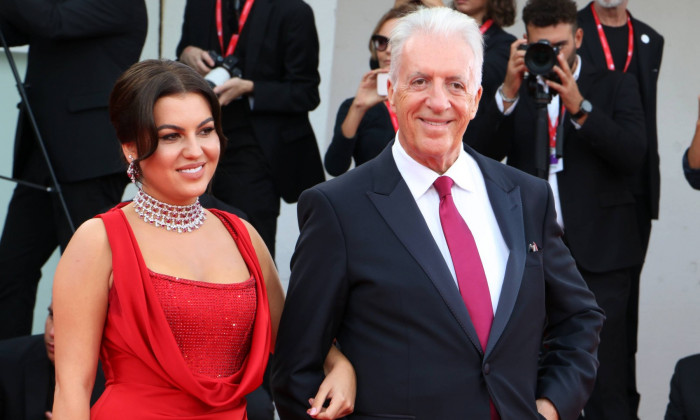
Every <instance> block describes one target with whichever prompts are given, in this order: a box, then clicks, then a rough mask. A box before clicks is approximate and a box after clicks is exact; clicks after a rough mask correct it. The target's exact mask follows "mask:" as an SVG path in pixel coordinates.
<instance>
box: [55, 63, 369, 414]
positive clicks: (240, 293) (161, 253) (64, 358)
mask: <svg viewBox="0 0 700 420" xmlns="http://www.w3.org/2000/svg"><path fill="white" fill-rule="evenodd" d="M110 116H111V119H112V123H113V124H114V126H115V128H116V131H117V136H118V138H119V139H120V141H121V143H122V149H123V152H124V156H125V157H126V158H127V161H128V162H129V163H130V165H129V171H128V173H129V175H130V177H131V178H132V180H133V181H134V182H135V183H136V185H137V187H138V191H137V193H136V196H135V198H134V200H133V202H131V203H128V204H124V203H122V204H121V205H119V206H117V207H115V208H114V209H112V210H110V211H108V212H107V213H104V214H101V215H99V216H98V217H97V218H95V219H92V220H89V221H87V222H86V223H84V224H83V225H82V226H81V227H80V228H79V229H78V231H77V232H76V233H75V235H74V236H73V238H72V240H71V241H70V243H69V245H68V247H67V248H66V251H65V253H64V254H63V257H62V258H61V261H60V262H59V265H58V267H57V270H56V275H55V278H54V289H53V305H54V322H55V348H56V350H55V354H56V394H55V403H54V411H53V418H54V419H57V420H65V419H70V420H82V419H85V420H86V419H93V420H95V419H97V420H108V419H130V420H141V419H144V420H146V419H149V420H150V419H193V420H194V419H197V420H204V419H206V420H216V419H224V418H225V419H234V420H244V419H246V410H245V409H246V407H245V406H246V402H245V395H246V394H248V393H250V392H251V391H253V390H254V389H255V388H257V387H258V386H259V385H260V384H261V382H262V378H263V372H264V370H265V366H266V364H267V359H268V356H269V354H270V352H271V351H272V349H273V348H274V340H275V336H276V333H277V326H278V324H279V318H280V315H281V312H282V306H283V302H284V292H283V290H282V287H281V285H280V282H279V278H278V275H277V272H276V270H275V266H274V263H273V261H272V258H271V256H270V254H269V252H268V250H267V248H266V247H265V244H264V243H263V241H262V239H261V238H260V236H259V235H258V233H257V232H256V231H255V229H253V227H252V226H251V225H250V224H248V223H247V222H245V221H241V220H240V219H238V218H237V217H236V216H233V215H231V214H229V213H226V212H222V211H216V210H206V209H204V208H203V207H202V206H201V205H200V204H199V201H198V197H199V196H200V195H201V194H203V193H204V192H205V191H206V189H207V186H208V185H209V182H210V180H211V178H212V176H213V175H214V171H215V169H216V165H217V162H218V160H219V155H220V153H221V151H222V149H223V147H224V145H225V137H224V136H223V133H222V130H221V122H220V110H219V104H218V100H217V98H216V96H215V95H214V93H213V92H212V91H211V89H210V88H209V86H208V84H207V82H205V81H204V80H203V79H202V78H201V77H200V76H199V75H197V74H196V73H195V72H194V71H193V70H192V69H190V68H189V67H187V66H185V65H183V64H180V63H176V62H172V61H158V60H148V61H144V62H141V63H137V64H135V65H134V66H132V67H131V68H130V69H129V70H127V72H126V73H124V74H123V75H122V77H121V78H120V79H119V80H118V81H117V83H116V85H115V87H114V90H113V91H112V95H111V98H110ZM98 355H99V358H100V359H101V360H102V367H103V369H104V371H105V376H106V378H107V384H106V389H105V392H104V394H103V395H102V397H101V398H100V400H99V401H98V402H97V403H96V404H95V406H94V407H92V409H90V407H89V400H90V391H91V389H92V385H93V381H94V377H95V369H96V366H97V359H98ZM326 365H327V366H326V367H327V372H328V375H327V377H326V380H325V381H324V382H323V383H322V384H321V387H320V389H319V393H318V394H317V395H316V396H310V397H315V399H313V400H311V401H312V402H314V401H315V404H314V406H313V407H311V408H310V410H309V412H310V415H311V416H312V417H315V418H328V419H332V418H336V417H340V416H344V415H347V414H349V413H350V412H351V411H352V405H353V403H354V392H355V382H354V381H355V377H354V372H353V370H352V366H351V365H350V363H349V362H348V360H347V359H346V358H345V357H344V356H343V355H342V354H341V353H340V352H339V351H338V350H337V349H335V348H333V349H332V350H331V352H329V354H328V357H327V359H326ZM327 398H329V399H331V403H330V405H329V406H328V407H327V408H325V409H324V408H322V407H321V404H322V403H323V402H324V401H325V400H326V399H327Z"/></svg>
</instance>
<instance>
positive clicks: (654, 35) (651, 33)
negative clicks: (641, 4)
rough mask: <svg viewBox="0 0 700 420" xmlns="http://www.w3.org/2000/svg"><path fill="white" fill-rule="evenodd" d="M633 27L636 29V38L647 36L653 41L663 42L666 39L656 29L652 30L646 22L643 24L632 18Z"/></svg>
mask: <svg viewBox="0 0 700 420" xmlns="http://www.w3.org/2000/svg"><path fill="white" fill-rule="evenodd" d="M632 25H633V26H634V29H635V32H636V34H635V36H636V37H637V38H639V37H640V36H644V35H647V36H648V37H649V38H650V39H651V40H652V41H653V40H658V41H663V40H664V37H663V35H661V34H660V33H658V32H657V31H656V29H654V28H652V27H651V26H649V25H648V24H646V23H645V22H642V21H641V20H639V19H637V18H635V17H634V16H632Z"/></svg>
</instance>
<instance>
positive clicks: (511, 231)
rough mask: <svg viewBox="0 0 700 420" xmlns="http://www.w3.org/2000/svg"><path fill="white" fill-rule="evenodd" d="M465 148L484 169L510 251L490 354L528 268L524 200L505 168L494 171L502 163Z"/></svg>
mask: <svg viewBox="0 0 700 420" xmlns="http://www.w3.org/2000/svg"><path fill="white" fill-rule="evenodd" d="M465 149H466V151H467V153H469V154H470V155H471V156H472V157H473V158H474V159H475V160H476V162H477V163H478V165H479V168H480V169H481V173H482V174H483V176H484V182H485V184H486V192H487V194H488V196H489V201H490V202H491V208H492V209H493V213H494V215H495V216H496V221H497V222H498V227H499V229H500V231H501V234H502V235H503V240H504V241H505V243H506V246H507V247H508V250H509V255H508V261H507V262H506V271H505V274H504V276H503V287H502V289H501V295H500V297H499V300H498V307H497V308H496V313H495V315H494V319H493V324H492V325H491V333H490V334H489V341H488V344H487V346H486V354H487V355H488V354H489V353H490V352H491V351H492V349H493V348H494V346H495V345H496V343H498V339H499V338H500V337H501V335H502V334H503V331H504V330H505V327H506V325H507V324H508V320H509V319H510V316H511V314H512V313H513V308H514V306H515V301H516V299H517V297H518V292H519V291H520V284H521V282H522V278H523V271H524V269H525V252H526V243H525V226H524V222H523V208H522V199H521V197H520V187H519V186H518V185H515V184H513V183H512V182H511V181H510V180H508V179H507V178H505V177H504V176H503V175H502V172H501V171H494V170H492V165H501V164H500V163H496V162H492V161H489V160H487V159H486V158H484V157H483V156H481V155H478V154H476V152H474V151H473V150H472V149H471V148H469V147H466V148H465Z"/></svg>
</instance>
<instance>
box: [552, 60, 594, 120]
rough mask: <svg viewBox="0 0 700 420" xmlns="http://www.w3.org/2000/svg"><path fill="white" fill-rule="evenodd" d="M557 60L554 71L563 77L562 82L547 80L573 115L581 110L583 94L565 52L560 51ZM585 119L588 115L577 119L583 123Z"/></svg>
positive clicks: (560, 77)
mask: <svg viewBox="0 0 700 420" xmlns="http://www.w3.org/2000/svg"><path fill="white" fill-rule="evenodd" d="M557 60H558V61H559V65H558V66H554V72H555V73H556V74H557V76H559V79H561V83H557V82H553V81H551V80H547V86H549V88H550V89H554V90H555V91H557V93H558V94H559V96H560V97H561V101H562V103H563V104H564V107H565V108H566V110H567V111H569V114H571V115H573V114H575V113H577V112H578V111H579V109H580V107H581V102H582V101H583V96H582V95H581V92H580V91H579V90H578V83H576V79H574V75H573V73H572V72H571V68H569V64H568V63H567V62H566V59H565V58H564V54H562V53H559V55H558V56H557ZM585 120H586V117H585V116H584V117H582V118H581V120H579V121H577V123H578V124H583V122H584V121H585Z"/></svg>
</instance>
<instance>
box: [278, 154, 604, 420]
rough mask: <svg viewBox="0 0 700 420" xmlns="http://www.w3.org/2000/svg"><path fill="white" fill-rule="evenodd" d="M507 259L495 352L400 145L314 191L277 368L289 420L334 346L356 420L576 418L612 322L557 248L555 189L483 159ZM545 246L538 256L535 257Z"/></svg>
mask: <svg viewBox="0 0 700 420" xmlns="http://www.w3.org/2000/svg"><path fill="white" fill-rule="evenodd" d="M468 151H469V153H471V154H472V156H473V157H474V158H475V159H476V161H477V163H478V164H479V167H480V168H481V171H482V173H483V175H484V179H485V183H486V189H487V192H488V196H489V199H490V203H491V206H492V207H493V211H494V213H495V216H496V220H497V221H498V225H499V227H500V232H494V234H502V235H503V238H504V240H505V243H506V244H507V246H508V249H509V251H510V256H509V258H508V261H507V264H506V272H505V277H504V281H503V289H502V292H501V295H500V300H499V304H498V308H497V310H496V313H495V318H494V321H493V327H492V329H491V335H490V337H489V340H488V343H489V344H488V346H487V348H486V350H485V352H483V351H482V349H481V346H480V345H479V340H478V338H477V335H476V332H475V330H474V326H473V325H472V323H471V320H470V318H469V314H468V312H467V309H466V307H465V305H464V302H463V301H462V299H461V297H460V294H459V291H458V290H457V287H456V286H455V282H454V280H453V278H452V275H451V274H450V271H449V269H448V267H447V265H446V263H445V261H444V259H443V257H442V254H441V253H440V251H439V249H438V247H437V245H436V244H435V241H434V239H433V237H432V235H431V233H430V231H429V229H428V227H427V225H426V223H425V220H424V218H423V216H422V214H421V212H420V210H419V209H418V206H417V205H416V202H415V200H414V198H413V196H412V195H411V193H410V191H409V189H408V186H407V185H406V183H405V182H404V180H403V178H402V177H401V175H400V173H399V171H398V169H397V167H396V164H395V162H394V159H393V156H392V153H391V149H390V146H389V147H387V148H386V149H385V150H384V151H383V152H382V153H381V154H380V155H379V156H378V157H377V158H375V159H373V160H371V161H369V162H367V163H365V164H364V165H362V166H360V167H358V168H355V169H353V170H351V171H349V172H348V173H346V174H344V175H342V176H340V177H338V178H335V179H334V180H331V181H328V182H326V183H324V184H320V185H318V186H316V187H314V188H311V189H309V190H307V191H305V192H304V193H303V194H302V196H301V197H300V200H299V204H298V219H299V227H300V231H301V233H300V237H299V241H298V243H297V247H296V251H295V253H294V256H293V258H292V275H291V279H290V284H289V289H288V297H287V301H286V304H285V308H284V312H283V315H282V321H281V324H280V328H279V333H278V337H277V348H276V353H275V358H274V361H273V377H272V384H273V393H274V396H275V400H276V403H277V409H278V412H279V414H280V417H281V418H282V419H283V420H288V419H306V418H308V416H307V415H306V413H305V411H304V410H305V408H306V407H308V404H307V398H309V396H313V395H314V394H315V392H316V390H317V389H318V385H319V384H320V383H321V380H322V379H323V370H322V366H323V362H324V359H325V356H326V353H327V352H328V349H329V347H330V346H331V345H332V343H333V340H334V339H337V342H338V344H339V345H340V347H341V349H342V351H343V353H344V354H345V355H346V356H347V357H348V358H349V359H350V361H351V362H352V364H353V366H354V368H355V371H356V373H357V399H356V403H355V412H354V414H353V415H351V416H349V418H351V419H362V420H368V419H381V418H384V419H386V418H391V419H422V420H434V419H486V418H489V399H491V400H492V401H493V403H494V404H495V406H496V408H497V409H498V411H499V413H500V416H501V419H503V420H516V419H517V420H527V419H538V418H540V416H539V414H538V413H537V410H536V407H535V400H536V398H538V397H542V396H545V397H547V398H549V399H550V400H551V401H553V402H554V404H555V405H556V407H557V409H558V410H559V413H560V415H561V418H562V419H567V420H568V419H575V418H577V416H578V415H579V413H580V412H581V409H582V407H583V405H584V403H585V402H586V400H587V398H588V395H589V393H590V391H591V389H592V387H593V383H594V380H595V375H596V368H597V366H598V362H597V359H596V349H597V345H598V332H599V329H600V327H601V325H602V322H603V315H602V314H601V311H600V310H599V308H598V307H597V305H596V302H595V299H594V297H593V294H592V293H591V292H590V291H589V290H588V288H587V287H586V285H585V283H584V281H583V279H582V278H581V276H580V275H579V273H578V272H577V270H576V267H575V263H574V260H573V259H572V258H571V255H570V254H569V251H568V250H567V248H566V246H565V245H564V244H563V242H562V240H561V231H560V229H559V227H558V225H557V224H556V221H555V216H554V206H553V202H552V194H551V191H550V189H549V187H548V185H547V183H546V182H545V181H542V180H539V179H537V178H534V177H532V176H529V175H526V174H524V173H522V172H520V171H518V170H515V169H513V168H510V167H507V166H505V165H502V164H500V163H498V162H496V161H493V160H491V159H488V158H485V157H483V156H481V155H479V154H477V153H475V152H474V151H473V150H471V149H468ZM533 242H534V243H536V244H537V245H538V247H539V249H540V250H539V251H538V252H529V251H528V248H529V247H528V245H529V244H531V243H533Z"/></svg>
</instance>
